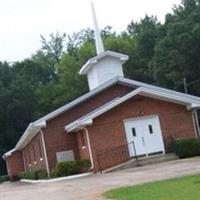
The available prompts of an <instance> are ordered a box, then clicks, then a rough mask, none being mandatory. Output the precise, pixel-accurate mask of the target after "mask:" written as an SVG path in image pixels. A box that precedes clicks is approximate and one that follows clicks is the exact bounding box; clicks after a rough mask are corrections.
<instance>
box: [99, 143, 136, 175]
mask: <svg viewBox="0 0 200 200" xmlns="http://www.w3.org/2000/svg"><path fill="white" fill-rule="evenodd" d="M130 145H132V146H133V150H134V155H135V156H134V157H135V161H136V165H137V164H138V156H137V152H136V147H135V143H134V141H131V142H129V143H125V144H123V145H120V146H117V147H113V148H110V149H107V150H104V151H101V152H100V153H98V154H97V155H96V156H97V162H98V166H99V171H100V172H101V173H102V170H103V168H104V166H102V161H103V162H104V164H105V163H106V164H107V161H108V160H109V159H110V158H109V156H111V158H112V159H113V158H115V162H116V164H120V163H123V162H124V161H125V160H126V161H128V160H130V159H132V157H131V156H130V152H129V147H130ZM128 154H129V156H128ZM107 159H108V160H107ZM108 163H109V162H108ZM109 167H110V166H108V168H109ZM105 169H106V168H105Z"/></svg>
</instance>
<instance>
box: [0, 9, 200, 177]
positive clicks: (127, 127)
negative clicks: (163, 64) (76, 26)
mask: <svg viewBox="0 0 200 200" xmlns="http://www.w3.org/2000/svg"><path fill="white" fill-rule="evenodd" d="M93 17H94V22H95V39H96V49H97V56H96V57H94V58H91V59H89V60H88V62H87V63H86V64H85V65H84V66H83V67H82V68H81V70H80V72H79V73H80V74H81V75H86V76H87V80H88V85H89V89H90V91H89V92H88V93H86V94H85V95H83V96H81V97H79V98H77V99H75V100H74V101H72V102H70V103H68V104H66V105H64V106H62V107H60V108H59V109H57V110H55V111H53V112H51V113H49V114H47V115H46V116H44V117H42V118H40V119H38V120H37V121H35V122H32V123H30V124H29V125H28V127H27V129H26V130H25V132H24V133H23V134H22V136H21V138H20V139H19V141H18V142H17V144H16V146H15V147H14V148H13V149H12V150H10V151H9V152H7V153H5V154H4V155H3V158H4V159H5V161H6V163H7V169H8V174H9V175H10V176H16V175H18V174H19V173H20V172H22V171H29V170H32V169H36V168H44V169H46V170H47V172H48V174H50V172H51V170H52V169H53V168H54V167H55V165H56V164H57V163H58V162H61V161H66V160H81V159H89V160H90V162H91V170H92V171H94V172H97V171H99V169H100V164H101V163H102V162H103V161H104V164H103V168H104V169H106V168H109V167H112V166H115V165H117V164H119V163H122V162H125V161H126V160H127V159H128V158H123V159H122V158H120V155H119V152H118V151H117V150H119V149H122V150H123V155H124V152H125V154H126V156H127V157H134V156H136V155H137V156H150V155H153V154H165V153H167V152H168V144H169V142H170V140H171V138H172V137H173V138H175V139H181V138H197V137H199V122H198V118H197V110H198V109H199V108H200V98H199V97H196V96H192V95H188V94H184V93H180V92H176V91H173V90H169V89H165V88H161V87H157V86H153V85H150V84H146V83H142V82H138V81H135V80H130V79H126V78H124V74H123V64H124V63H125V62H126V61H127V60H128V56H127V55H124V54H120V53H116V52H112V51H104V47H103V43H102V40H101V36H100V33H99V29H98V25H97V23H96V21H97V20H96V16H95V12H94V7H93ZM133 144H134V145H133ZM115 150H116V151H115ZM110 152H112V155H111V154H110ZM113 152H114V153H113ZM120 152H122V151H120ZM115 154H116V155H115ZM116 157H119V159H118V160H117V161H116ZM105 160H106V162H105ZM101 168H102V166H101Z"/></svg>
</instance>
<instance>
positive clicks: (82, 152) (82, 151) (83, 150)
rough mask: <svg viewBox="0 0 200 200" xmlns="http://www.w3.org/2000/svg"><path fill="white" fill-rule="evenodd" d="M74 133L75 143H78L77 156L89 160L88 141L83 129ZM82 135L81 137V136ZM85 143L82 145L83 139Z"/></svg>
mask: <svg viewBox="0 0 200 200" xmlns="http://www.w3.org/2000/svg"><path fill="white" fill-rule="evenodd" d="M74 134H76V140H77V145H78V152H79V158H80V160H89V159H90V156H89V151H88V143H87V137H86V134H85V131H84V130H83V131H79V132H77V133H74ZM82 137H83V138H82ZM82 140H84V143H85V145H84V146H83V141H82Z"/></svg>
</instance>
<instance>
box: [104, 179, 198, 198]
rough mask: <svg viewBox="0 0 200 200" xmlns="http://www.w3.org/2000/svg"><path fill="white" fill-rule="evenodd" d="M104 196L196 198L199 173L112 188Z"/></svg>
mask: <svg viewBox="0 0 200 200" xmlns="http://www.w3.org/2000/svg"><path fill="white" fill-rule="evenodd" d="M105 196H106V197H107V199H115V200H198V199H200V175H195V176H186V177H182V178H176V179H171V180H166V181H158V182H153V183H147V184H143V185H137V186H132V187H124V188H119V189H114V190H111V191H108V192H106V193H105Z"/></svg>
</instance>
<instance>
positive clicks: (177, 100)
mask: <svg viewBox="0 0 200 200" xmlns="http://www.w3.org/2000/svg"><path fill="white" fill-rule="evenodd" d="M142 94H144V95H145V94H147V96H149V95H152V96H157V97H162V99H163V100H166V101H172V102H174V103H180V104H183V105H187V108H190V109H191V108H193V106H195V107H196V106H200V102H197V101H193V100H191V99H188V98H185V97H180V96H175V95H172V94H169V93H164V92H158V91H155V90H151V89H147V88H143V91H141V95H142Z"/></svg>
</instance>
